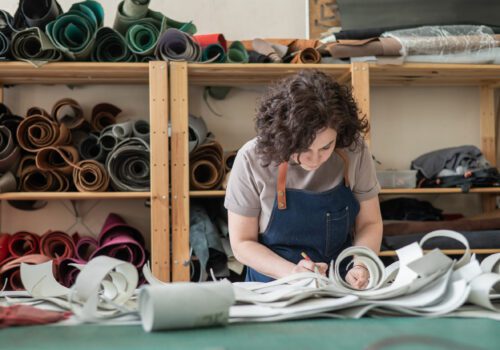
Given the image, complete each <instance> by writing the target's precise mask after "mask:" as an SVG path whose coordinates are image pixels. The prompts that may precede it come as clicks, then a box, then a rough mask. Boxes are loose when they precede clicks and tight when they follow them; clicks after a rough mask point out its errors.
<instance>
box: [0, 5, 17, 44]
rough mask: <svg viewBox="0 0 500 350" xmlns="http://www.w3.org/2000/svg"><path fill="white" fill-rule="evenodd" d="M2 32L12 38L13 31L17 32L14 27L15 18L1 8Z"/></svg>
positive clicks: (0, 28)
mask: <svg viewBox="0 0 500 350" xmlns="http://www.w3.org/2000/svg"><path fill="white" fill-rule="evenodd" d="M0 32H2V33H4V34H5V36H6V37H8V38H10V36H11V34H12V32H17V29H16V28H15V27H14V18H12V16H11V15H10V13H8V12H7V11H5V10H0Z"/></svg>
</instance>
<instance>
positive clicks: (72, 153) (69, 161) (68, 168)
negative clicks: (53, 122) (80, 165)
mask: <svg viewBox="0 0 500 350" xmlns="http://www.w3.org/2000/svg"><path fill="white" fill-rule="evenodd" d="M79 160H80V155H79V154H78V151H77V150H76V148H75V147H73V146H59V147H45V148H42V149H41V150H40V151H39V152H38V153H37V154H36V166H37V167H38V168H39V169H40V170H45V171H49V170H56V171H58V172H61V173H63V174H65V175H70V174H71V173H72V172H73V168H74V167H75V166H76V163H77V162H78V161H79Z"/></svg>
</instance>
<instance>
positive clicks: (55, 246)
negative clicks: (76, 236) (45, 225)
mask: <svg viewBox="0 0 500 350" xmlns="http://www.w3.org/2000/svg"><path fill="white" fill-rule="evenodd" d="M40 253H42V254H43V255H45V256H47V257H49V258H52V259H65V258H71V257H73V256H74V255H75V243H74V242H73V239H72V238H71V237H70V236H68V235H67V234H66V233H65V232H61V231H49V232H46V233H44V234H43V235H42V236H41V238H40Z"/></svg>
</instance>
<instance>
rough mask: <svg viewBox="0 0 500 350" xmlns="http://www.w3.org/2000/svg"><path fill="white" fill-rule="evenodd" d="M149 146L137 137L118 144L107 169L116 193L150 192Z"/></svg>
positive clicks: (111, 154) (108, 159)
mask: <svg viewBox="0 0 500 350" xmlns="http://www.w3.org/2000/svg"><path fill="white" fill-rule="evenodd" d="M149 158H150V154H149V144H148V143H147V142H146V141H144V140H142V139H140V138H137V137H131V138H129V139H126V140H123V141H121V142H120V143H118V144H117V145H116V146H115V147H114V148H113V150H112V151H111V152H110V153H109V154H108V157H107V158H106V169H107V171H108V173H109V176H110V178H111V185H112V186H113V188H114V189H115V190H116V191H149V188H150V165H149Z"/></svg>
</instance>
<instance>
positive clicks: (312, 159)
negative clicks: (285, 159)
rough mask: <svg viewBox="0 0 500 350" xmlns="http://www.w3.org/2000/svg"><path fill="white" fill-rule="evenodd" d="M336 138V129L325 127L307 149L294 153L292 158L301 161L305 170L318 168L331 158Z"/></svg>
mask: <svg viewBox="0 0 500 350" xmlns="http://www.w3.org/2000/svg"><path fill="white" fill-rule="evenodd" d="M336 140H337V132H336V131H335V130H334V129H331V128H325V129H324V130H322V131H320V132H318V133H317V134H316V138H315V139H314V141H313V143H312V144H311V146H309V149H308V150H307V151H305V152H301V153H294V154H292V160H294V161H295V162H297V163H299V164H300V166H301V167H302V168H303V169H304V170H307V171H312V170H316V169H318V168H319V167H320V166H321V164H323V163H324V162H326V160H327V159H328V158H330V156H331V155H332V152H333V150H334V149H335V141H336Z"/></svg>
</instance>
